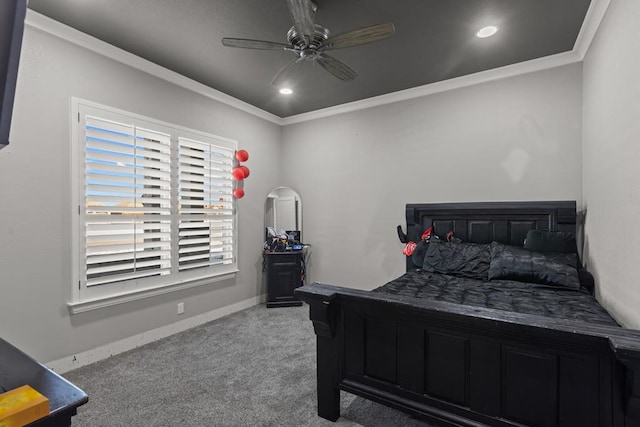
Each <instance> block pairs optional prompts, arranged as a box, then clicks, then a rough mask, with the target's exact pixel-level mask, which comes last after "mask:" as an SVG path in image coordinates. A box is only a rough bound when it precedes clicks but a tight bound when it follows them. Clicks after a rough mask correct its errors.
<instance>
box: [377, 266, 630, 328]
mask: <svg viewBox="0 0 640 427" xmlns="http://www.w3.org/2000/svg"><path fill="white" fill-rule="evenodd" d="M374 292H382V293H385V294H390V295H404V296H410V297H414V298H426V299H432V300H436V301H444V302H449V303H454V304H462V305H469V306H474V307H484V308H491V309H497V310H505V311H511V312H515V313H523V314H534V315H538V316H545V317H550V318H556V319H566V320H576V321H583V322H587V323H595V324H603V325H609V326H619V325H618V324H617V323H616V321H615V320H614V319H613V318H612V317H611V316H610V315H609V313H607V311H606V310H605V309H604V308H603V307H602V306H601V305H600V304H599V303H598V301H597V300H596V299H595V298H594V297H593V296H592V295H591V294H589V293H588V292H587V291H586V290H584V289H580V290H574V289H569V288H564V287H559V286H548V285H540V284H535V283H524V282H516V281H511V280H490V281H482V280H475V279H468V278H464V277H457V276H451V275H446V274H439V273H428V272H425V271H422V270H412V271H409V272H407V273H405V274H404V275H402V276H400V277H398V278H397V279H395V280H392V281H391V282H389V283H387V284H385V285H383V286H381V287H379V288H377V289H375V290H374Z"/></svg>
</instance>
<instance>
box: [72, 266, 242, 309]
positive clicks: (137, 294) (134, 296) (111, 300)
mask: <svg viewBox="0 0 640 427" xmlns="http://www.w3.org/2000/svg"><path fill="white" fill-rule="evenodd" d="M237 272H238V270H235V271H231V272H229V273H225V274H221V275H219V276H213V277H206V278H202V279H194V280H190V281H188V282H181V283H176V284H174V285H167V286H160V287H156V288H146V289H142V290H139V291H133V292H127V293H122V294H118V295H112V296H109V297H104V298H96V299H91V300H85V301H74V302H69V303H67V307H68V308H69V311H70V312H71V314H78V313H84V312H87V311H91V310H98V309H101V308H105V307H111V306H114V305H118V304H124V303H127V302H130V301H136V300H140V299H144V298H149V297H153V296H156V295H163V294H168V293H170V292H175V291H180V290H183V289H189V288H195V287H197V286H202V285H206V284H210V283H214V282H221V281H223V280H228V279H233V278H235V277H236V273H237Z"/></svg>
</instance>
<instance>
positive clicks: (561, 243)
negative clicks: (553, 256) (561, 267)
mask: <svg viewBox="0 0 640 427" xmlns="http://www.w3.org/2000/svg"><path fill="white" fill-rule="evenodd" d="M524 247H525V249H529V250H530V251H536V252H559V253H563V254H571V253H577V252H578V250H577V245H576V236H575V234H573V233H569V232H565V231H546V230H529V232H528V233H527V237H526V239H525V240H524Z"/></svg>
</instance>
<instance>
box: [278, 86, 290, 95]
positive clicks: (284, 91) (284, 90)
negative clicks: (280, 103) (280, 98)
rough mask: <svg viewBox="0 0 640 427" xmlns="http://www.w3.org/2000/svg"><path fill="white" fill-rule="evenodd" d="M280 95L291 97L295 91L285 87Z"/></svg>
mask: <svg viewBox="0 0 640 427" xmlns="http://www.w3.org/2000/svg"><path fill="white" fill-rule="evenodd" d="M280 93H281V94H283V95H291V94H292V93H293V91H292V90H291V89H289V88H288V87H283V88H282V89H280Z"/></svg>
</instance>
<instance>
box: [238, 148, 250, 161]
mask: <svg viewBox="0 0 640 427" xmlns="http://www.w3.org/2000/svg"><path fill="white" fill-rule="evenodd" d="M236 159H238V161H239V162H246V161H247V160H249V153H247V150H238V151H236Z"/></svg>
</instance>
